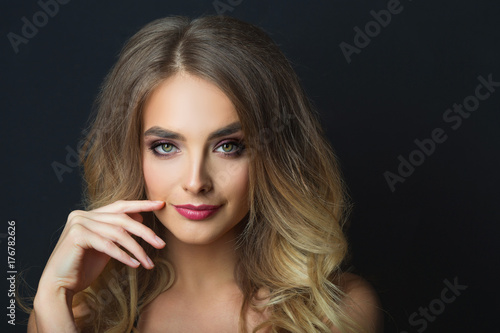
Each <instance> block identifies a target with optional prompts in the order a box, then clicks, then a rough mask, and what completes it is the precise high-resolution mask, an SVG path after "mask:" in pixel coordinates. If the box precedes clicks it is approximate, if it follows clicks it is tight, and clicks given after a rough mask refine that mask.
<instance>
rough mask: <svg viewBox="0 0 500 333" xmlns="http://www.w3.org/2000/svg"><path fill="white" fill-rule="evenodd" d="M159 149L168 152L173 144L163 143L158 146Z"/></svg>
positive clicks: (172, 147)
mask: <svg viewBox="0 0 500 333" xmlns="http://www.w3.org/2000/svg"><path fill="white" fill-rule="evenodd" d="M159 147H160V149H161V150H162V151H163V152H165V153H170V152H171V151H172V149H174V146H172V145H171V144H170V143H164V144H162V145H160V146H159Z"/></svg>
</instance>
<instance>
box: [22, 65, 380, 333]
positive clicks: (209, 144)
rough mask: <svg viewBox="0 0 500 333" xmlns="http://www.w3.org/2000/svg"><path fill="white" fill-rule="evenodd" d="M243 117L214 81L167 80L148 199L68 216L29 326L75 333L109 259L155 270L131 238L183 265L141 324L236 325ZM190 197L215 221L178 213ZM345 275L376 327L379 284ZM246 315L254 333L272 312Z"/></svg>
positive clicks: (146, 167)
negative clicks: (150, 217)
mask: <svg viewBox="0 0 500 333" xmlns="http://www.w3.org/2000/svg"><path fill="white" fill-rule="evenodd" d="M238 121H239V119H238V116H237V113H236V110H235V109H234V106H233V105H232V103H231V102H230V101H229V99H228V98H227V96H225V95H224V94H223V93H222V92H221V91H220V90H219V89H218V88H217V87H215V86H214V85H212V84H211V83H209V82H207V81H204V80H201V79H199V78H196V77H193V76H190V75H187V74H182V73H181V74H178V75H175V76H173V77H172V78H170V79H167V80H166V81H165V82H164V83H163V84H162V85H160V87H159V88H158V89H157V90H156V91H155V92H154V93H153V94H152V96H151V97H150V99H149V100H148V103H147V104H146V105H145V109H144V118H143V127H144V128H143V132H144V133H143V134H144V136H143V138H142V142H141V145H142V146H141V149H142V152H143V153H142V165H143V175H144V179H145V184H146V194H147V197H148V198H149V199H151V200H143V201H118V202H115V203H112V204H110V205H107V206H104V207H101V208H99V209H96V210H93V211H89V212H85V211H74V212H72V213H71V214H70V215H69V217H68V220H67V223H66V226H65V229H64V231H63V233H62V235H61V237H60V239H59V241H58V243H57V245H56V247H55V249H54V251H53V253H52V255H51V257H50V258H49V260H48V262H47V265H46V267H45V270H44V272H43V274H42V277H41V279H40V283H39V288H38V292H37V294H36V297H35V302H34V313H32V315H31V316H30V322H29V325H28V332H30V333H33V332H54V331H57V332H77V327H76V326H75V324H74V312H75V311H79V310H77V309H72V308H71V301H72V299H73V296H74V295H75V294H76V293H78V292H80V291H82V290H83V289H85V288H86V287H88V286H89V285H90V283H91V282H92V281H94V280H95V279H96V278H97V277H98V276H99V274H100V273H101V272H102V270H103V269H104V267H105V265H106V264H107V263H108V261H109V260H110V259H111V258H114V259H116V260H119V261H120V262H122V263H124V264H125V265H128V266H130V267H134V268H137V267H138V266H139V265H142V266H144V267H145V268H147V269H154V266H153V265H152V263H151V262H150V260H148V258H147V256H146V254H145V251H144V249H143V248H141V247H140V246H139V245H138V244H137V242H136V241H135V240H134V239H133V238H132V237H131V235H136V236H138V237H141V238H143V239H144V240H145V241H146V242H148V243H149V244H150V245H151V246H153V247H155V248H157V249H162V248H165V250H166V251H163V253H164V255H165V256H166V259H168V261H169V262H170V263H171V264H172V265H173V267H174V268H175V272H176V280H175V283H174V285H173V286H172V287H171V288H170V289H169V290H167V291H166V292H164V293H162V294H161V295H160V296H158V297H157V298H156V299H155V300H154V301H153V302H152V303H150V304H149V305H148V306H147V307H146V309H145V311H143V313H141V315H140V318H139V323H138V329H139V331H141V332H153V333H154V332H208V333H210V332H218V333H224V332H228V333H229V332H231V333H232V332H237V331H238V321H239V317H240V308H241V304H242V298H243V296H242V293H241V291H240V290H239V288H238V286H237V284H236V281H235V279H234V275H233V272H234V267H235V263H236V259H237V258H236V257H235V251H234V248H235V239H236V234H237V226H238V223H239V222H240V221H241V220H242V219H243V217H244V216H245V215H246V214H247V212H248V209H249V208H248V200H247V199H248V198H247V193H248V187H247V186H248V166H249V159H248V157H247V156H245V154H244V153H243V154H237V152H238V147H239V146H238V142H239V141H240V140H243V139H244V137H243V133H242V132H241V130H238V128H237V126H236V127H235V126H234V124H237V123H238ZM228 128H232V130H230V131H228V130H227V129H228ZM152 129H153V130H152ZM222 129H225V131H224V132H223V133H222V134H221V135H219V136H214V133H219V134H220V133H221V132H220V131H221V130H222ZM172 132H175V133H176V136H175V138H174V136H172V135H171V133H172ZM165 133H167V134H165ZM180 137H182V139H179V138H180ZM152 200H155V201H152ZM183 204H192V205H195V206H196V205H201V204H206V205H218V206H220V208H219V210H218V211H217V213H215V215H213V216H212V217H210V218H206V219H202V220H192V219H190V218H187V217H185V216H183V215H181V214H180V213H179V212H178V210H176V208H175V206H176V205H183ZM147 211H153V212H155V215H156V217H157V218H158V220H160V221H161V223H162V224H163V225H164V226H165V229H164V233H163V234H161V235H155V234H154V232H153V231H152V230H151V229H149V228H148V227H147V226H145V225H143V224H142V217H141V215H140V214H139V213H140V212H147ZM158 236H159V237H158ZM157 237H158V238H157ZM162 239H164V240H165V241H163V240H162ZM119 246H121V247H123V248H125V249H127V250H128V251H129V252H130V253H131V254H132V255H133V257H134V258H131V257H130V256H129V255H127V254H126V253H125V252H124V251H123V250H121V249H120V248H119ZM136 259H137V260H136ZM345 281H346V289H347V290H348V294H349V295H351V296H352V299H353V301H354V303H355V304H354V305H355V307H356V309H357V310H356V314H355V315H356V316H357V317H356V318H357V320H358V321H359V322H360V323H361V324H362V325H363V326H365V325H366V327H377V325H378V324H377V323H378V322H379V319H380V314H379V312H378V311H377V310H376V306H377V304H378V299H377V298H376V294H375V293H374V291H373V289H372V288H371V287H370V286H369V284H367V283H366V282H364V280H362V279H360V278H359V277H356V276H349V278H348V279H346V280H345ZM246 315H247V319H248V326H247V329H248V330H249V331H252V329H253V328H254V327H256V326H257V325H258V323H260V322H262V321H263V320H264V319H265V315H262V314H258V313H254V312H250V313H247V314H246ZM353 315H354V314H353ZM374 323H375V324H374ZM332 332H337V331H336V329H335V328H332ZM370 332H379V330H376V329H375V328H373V329H371V330H370ZM260 333H264V331H260Z"/></svg>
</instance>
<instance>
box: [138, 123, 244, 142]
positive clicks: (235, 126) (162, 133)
mask: <svg viewBox="0 0 500 333" xmlns="http://www.w3.org/2000/svg"><path fill="white" fill-rule="evenodd" d="M240 130H241V124H240V123H239V122H234V123H231V124H229V125H227V126H224V127H222V128H220V129H218V130H216V131H214V132H212V133H210V134H209V136H208V140H209V141H210V140H212V139H215V138H219V137H221V136H224V135H230V134H234V133H236V132H238V131H240ZM144 136H158V137H160V138H163V139H172V140H180V141H186V138H185V137H184V136H183V135H181V134H179V133H177V132H174V131H170V130H167V129H165V128H162V127H159V126H153V127H151V128H150V129H148V130H147V131H146V132H144Z"/></svg>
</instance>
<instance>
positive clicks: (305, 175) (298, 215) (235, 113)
mask: <svg viewBox="0 0 500 333" xmlns="http://www.w3.org/2000/svg"><path fill="white" fill-rule="evenodd" d="M97 102H98V109H97V111H98V112H97V115H96V117H95V120H94V121H93V123H92V126H91V128H90V131H89V133H88V135H87V137H86V141H85V144H84V146H83V149H82V151H81V158H82V161H83V166H84V176H85V180H86V193H87V207H88V211H74V212H72V213H71V214H70V215H69V217H68V221H67V223H66V226H65V229H64V230H63V233H62V235H61V237H60V239H59V242H58V244H57V245H56V247H55V249H54V252H53V253H52V255H51V257H50V258H49V261H48V263H47V265H46V267H45V270H44V272H43V274H42V277H41V279H40V283H39V288H38V292H37V294H36V296H35V300H34V311H33V313H32V315H31V317H30V323H29V332H54V331H56V330H57V331H64V332H66V331H67V332H76V331H78V330H83V331H90V332H130V331H134V332H137V331H140V332H238V331H241V332H278V331H279V332H281V331H290V332H377V331H378V330H379V327H380V315H379V312H378V311H377V297H376V294H375V293H374V292H373V290H372V289H371V287H370V286H369V284H368V283H366V282H365V281H364V280H362V279H361V278H359V277H357V276H355V275H352V274H347V273H342V271H341V264H342V263H343V260H344V258H345V256H346V252H347V243H346V240H345V238H344V235H343V232H342V228H343V226H344V223H345V221H346V216H345V215H346V212H347V202H346V198H345V194H344V188H343V183H342V180H341V178H340V174H339V169H338V167H337V165H336V162H335V158H334V155H333V153H332V150H331V148H330V146H329V144H328V142H327V141H326V139H325V138H324V136H323V134H322V130H321V127H320V125H319V123H318V120H317V118H316V114H315V113H314V112H313V111H312V108H311V106H310V104H309V102H308V100H307V98H306V97H305V95H304V93H303V91H302V89H301V87H300V84H299V82H298V79H297V77H296V75H295V73H294V71H293V69H292V68H291V66H290V64H289V63H288V61H287V60H286V58H285V57H284V56H283V54H282V53H281V52H280V50H279V49H278V48H277V46H276V45H275V44H274V43H273V41H272V40H271V39H270V38H269V37H268V36H267V35H266V34H265V33H264V32H262V31H261V30H260V29H258V28H256V27H254V26H252V25H250V24H247V23H244V22H241V21H238V20H236V19H232V18H228V17H204V18H200V19H196V20H193V21H189V20H188V19H186V18H180V17H169V18H165V19H160V20H157V21H154V22H152V23H150V24H149V25H147V26H146V27H144V28H143V29H141V30H140V31H139V32H138V33H137V34H136V35H134V36H133V37H132V38H131V39H130V40H129V41H128V43H127V44H126V45H125V47H124V49H123V50H122V52H121V55H120V58H119V60H118V62H117V64H116V65H115V66H114V68H113V69H112V70H111V72H110V74H109V75H108V76H107V78H106V80H105V83H104V85H103V88H102V90H101V94H100V96H99V97H98V101H97Z"/></svg>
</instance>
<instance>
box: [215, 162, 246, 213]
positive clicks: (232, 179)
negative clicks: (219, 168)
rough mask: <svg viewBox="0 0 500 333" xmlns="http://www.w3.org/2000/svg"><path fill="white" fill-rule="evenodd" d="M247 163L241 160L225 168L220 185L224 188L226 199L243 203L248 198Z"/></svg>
mask: <svg viewBox="0 0 500 333" xmlns="http://www.w3.org/2000/svg"><path fill="white" fill-rule="evenodd" d="M248 169H249V167H248V161H246V160H243V161H241V162H239V163H235V164H233V165H231V166H229V167H227V168H226V170H225V171H226V172H225V173H224V177H221V179H220V180H222V182H221V183H220V185H221V186H222V187H223V188H225V192H226V193H227V195H228V198H234V199H236V201H237V203H241V204H242V203H244V202H246V200H247V198H248V179H249V176H248Z"/></svg>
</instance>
